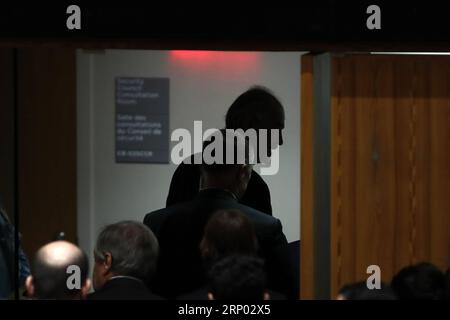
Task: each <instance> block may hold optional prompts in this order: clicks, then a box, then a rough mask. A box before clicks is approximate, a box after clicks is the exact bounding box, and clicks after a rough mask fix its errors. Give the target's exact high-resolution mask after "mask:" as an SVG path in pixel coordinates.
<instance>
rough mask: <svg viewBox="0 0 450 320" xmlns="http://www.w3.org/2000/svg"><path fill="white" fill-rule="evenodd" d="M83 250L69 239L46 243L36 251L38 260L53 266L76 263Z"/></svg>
mask: <svg viewBox="0 0 450 320" xmlns="http://www.w3.org/2000/svg"><path fill="white" fill-rule="evenodd" d="M82 256H83V252H82V251H81V249H80V248H78V247H77V246H76V245H74V244H72V243H70V242H67V241H55V242H50V243H49V244H46V245H45V246H43V247H42V248H40V249H39V250H38V252H37V253H36V260H39V261H40V263H45V264H47V265H48V266H53V267H66V266H69V265H71V264H74V262H76V261H77V260H78V259H80V257H82Z"/></svg>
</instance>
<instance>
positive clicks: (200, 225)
mask: <svg viewBox="0 0 450 320" xmlns="http://www.w3.org/2000/svg"><path fill="white" fill-rule="evenodd" d="M220 209H237V210H239V211H241V212H242V213H243V214H245V215H246V216H247V217H248V218H249V219H250V221H252V223H253V225H254V228H255V232H256V235H257V238H258V243H259V249H260V250H259V251H260V252H259V253H260V255H261V257H262V258H264V260H265V265H266V272H267V276H268V286H269V289H272V290H275V291H278V292H280V293H282V294H285V295H286V296H288V297H294V296H295V293H293V292H292V268H291V262H290V257H289V251H288V246H287V241H286V237H285V235H284V234H283V231H282V226H281V222H280V221H279V220H278V219H276V218H274V217H272V216H269V215H267V214H264V213H262V212H260V211H257V210H255V209H253V208H250V207H247V206H245V205H243V204H240V203H239V202H237V200H235V199H234V198H233V196H232V195H231V193H229V192H227V191H225V190H221V189H207V190H202V191H200V192H199V193H198V195H197V196H196V197H195V198H194V200H192V201H189V202H186V203H182V204H178V205H175V206H171V207H168V208H165V209H160V210H157V211H154V212H152V213H149V214H147V215H146V216H145V219H144V224H146V225H147V226H148V227H150V229H151V230H152V231H153V232H154V233H155V235H156V237H157V238H158V241H159V244H160V257H159V263H158V268H157V275H156V277H155V279H156V281H155V282H154V283H153V284H152V288H153V289H154V291H155V292H156V293H158V294H160V295H163V296H165V297H168V298H175V297H177V296H179V295H181V294H184V293H188V292H191V291H193V290H195V289H196V288H199V287H200V286H202V285H204V284H205V282H206V279H205V271H204V268H203V263H202V259H201V256H200V250H199V245H200V241H201V239H202V237H203V232H204V228H205V225H206V223H207V222H208V219H209V218H210V217H211V215H212V214H213V213H215V212H216V211H218V210H220Z"/></svg>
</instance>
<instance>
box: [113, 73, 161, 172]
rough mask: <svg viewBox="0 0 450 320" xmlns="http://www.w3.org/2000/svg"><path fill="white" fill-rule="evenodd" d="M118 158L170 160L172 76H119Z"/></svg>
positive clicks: (134, 160)
mask: <svg viewBox="0 0 450 320" xmlns="http://www.w3.org/2000/svg"><path fill="white" fill-rule="evenodd" d="M115 89H116V90H115V95H116V99H115V100H116V162H118V163H169V79H168V78H132V77H117V78H116V88H115Z"/></svg>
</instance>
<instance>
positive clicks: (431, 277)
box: [391, 263, 445, 300]
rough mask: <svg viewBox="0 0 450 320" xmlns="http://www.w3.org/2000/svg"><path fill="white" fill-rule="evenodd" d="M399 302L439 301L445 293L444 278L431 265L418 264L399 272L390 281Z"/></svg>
mask: <svg viewBox="0 0 450 320" xmlns="http://www.w3.org/2000/svg"><path fill="white" fill-rule="evenodd" d="M391 287H392V289H393V290H394V292H395V294H396V295H397V297H398V298H399V299H400V300H441V299H443V298H444V294H445V293H444V292H445V276H444V274H443V273H442V272H441V271H440V270H439V269H438V268H436V267H435V266H434V265H432V264H431V263H419V264H416V265H413V266H408V267H405V268H403V269H402V270H400V271H399V272H398V273H397V274H396V275H395V276H394V277H393V278H392V281H391Z"/></svg>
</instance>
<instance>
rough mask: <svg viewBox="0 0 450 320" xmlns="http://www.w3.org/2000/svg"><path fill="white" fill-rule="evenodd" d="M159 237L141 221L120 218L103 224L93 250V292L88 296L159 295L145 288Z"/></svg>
mask: <svg viewBox="0 0 450 320" xmlns="http://www.w3.org/2000/svg"><path fill="white" fill-rule="evenodd" d="M158 250H159V246H158V241H157V239H156V237H155V235H154V234H153V232H152V231H151V230H149V229H148V228H147V227H146V226H145V225H143V224H142V223H140V222H135V221H123V222H118V223H115V224H111V225H108V226H106V227H105V228H104V229H103V230H102V231H101V232H100V234H99V236H98V239H97V244H96V246H95V250H94V258H95V266H94V274H93V282H94V289H95V292H94V293H92V294H89V296H88V299H89V300H129V299H131V300H153V299H160V297H158V296H156V295H154V294H153V293H151V292H150V291H149V289H148V288H147V286H146V284H147V280H148V278H149V277H151V276H153V274H154V272H155V268H156V261H157V258H158Z"/></svg>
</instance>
